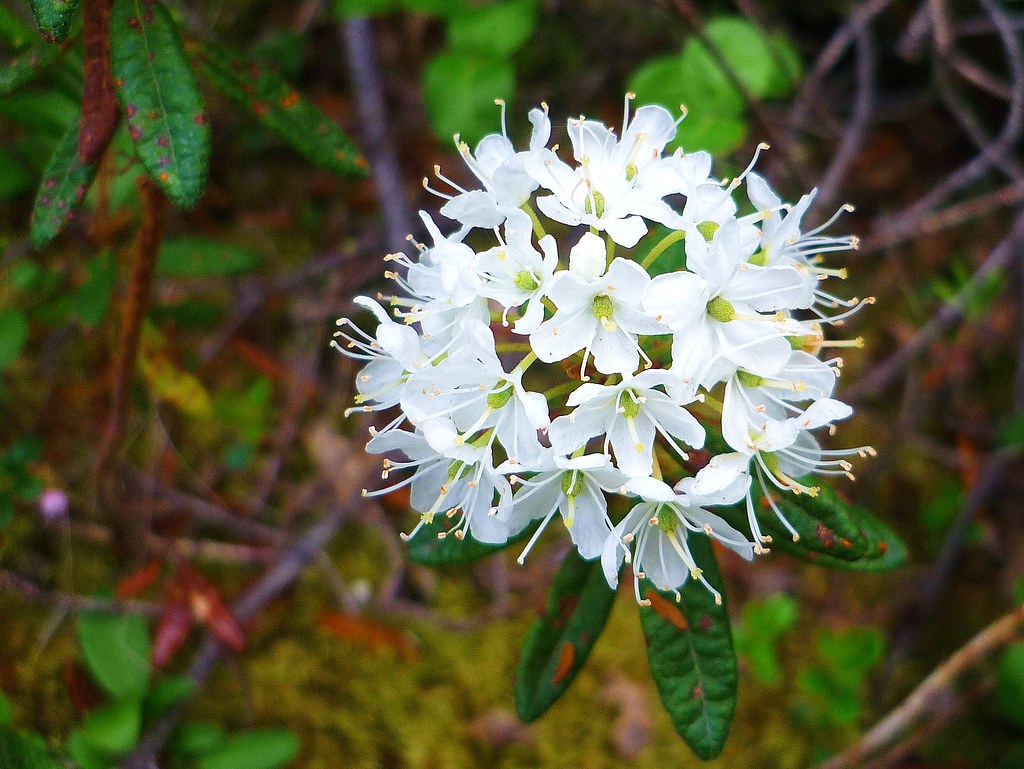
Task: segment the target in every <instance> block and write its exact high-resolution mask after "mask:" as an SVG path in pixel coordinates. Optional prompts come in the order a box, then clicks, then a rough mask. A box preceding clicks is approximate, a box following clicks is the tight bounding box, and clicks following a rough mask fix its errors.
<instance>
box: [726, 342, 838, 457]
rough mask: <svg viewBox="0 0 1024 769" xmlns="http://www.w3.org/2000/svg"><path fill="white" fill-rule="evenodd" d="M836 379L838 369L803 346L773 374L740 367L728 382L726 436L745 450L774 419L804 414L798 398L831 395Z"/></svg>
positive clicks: (733, 443)
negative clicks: (764, 375) (766, 375)
mask: <svg viewBox="0 0 1024 769" xmlns="http://www.w3.org/2000/svg"><path fill="white" fill-rule="evenodd" d="M835 383H836V372H835V369H833V368H832V366H830V365H829V364H827V363H825V362H823V361H821V360H819V359H818V358H815V357H814V356H813V355H810V354H808V353H806V352H803V351H802V350H794V351H793V352H791V353H790V356H789V360H788V361H787V363H786V365H785V366H783V367H782V368H781V369H779V371H777V372H776V373H775V374H773V375H772V376H770V377H763V376H759V375H757V374H752V373H750V372H749V371H746V370H744V369H737V370H736V372H735V373H734V374H733V375H732V376H731V377H730V378H729V379H728V380H727V381H726V384H725V397H724V399H723V408H722V437H723V438H725V440H726V442H727V443H728V444H729V445H730V446H732V447H733V448H734V449H736V450H737V451H745V450H747V448H748V447H749V441H750V435H751V433H760V432H764V430H765V429H766V428H765V425H766V423H767V422H768V421H770V420H771V421H780V420H785V419H788V418H790V417H791V416H793V415H799V414H801V413H802V411H803V410H802V409H801V408H799V407H798V406H795V405H794V403H796V402H800V401H806V400H818V399H821V398H828V397H829V396H830V395H831V394H832V390H833V388H834V387H835Z"/></svg>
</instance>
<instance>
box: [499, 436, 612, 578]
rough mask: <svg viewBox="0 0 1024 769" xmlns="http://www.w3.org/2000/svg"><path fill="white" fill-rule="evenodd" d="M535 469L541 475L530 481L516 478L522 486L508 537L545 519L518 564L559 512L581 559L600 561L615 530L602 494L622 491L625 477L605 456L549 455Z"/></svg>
mask: <svg viewBox="0 0 1024 769" xmlns="http://www.w3.org/2000/svg"><path fill="white" fill-rule="evenodd" d="M536 469H537V470H539V472H538V473H537V475H535V476H533V477H532V478H530V479H528V480H526V479H522V478H519V479H517V480H518V482H519V484H520V488H519V489H518V490H517V491H516V492H515V496H514V497H513V500H512V505H511V507H510V508H507V510H508V512H507V513H506V523H507V525H508V528H509V534H510V535H514V534H515V533H516V532H519V531H522V530H523V529H524V528H526V526H527V525H528V524H529V523H530V521H532V520H534V519H537V518H540V519H541V524H540V526H539V527H538V528H537V531H536V532H535V533H534V535H533V537H531V538H530V541H529V543H528V544H527V545H526V547H525V548H524V549H523V552H522V553H521V554H520V556H519V562H520V563H522V562H523V560H524V559H525V558H526V556H527V554H528V553H529V552H530V550H531V549H532V548H533V546H534V544H535V543H536V542H537V540H538V539H539V538H540V535H541V533H542V532H543V531H544V529H545V528H547V525H548V524H549V523H551V519H552V518H554V516H555V513H560V514H561V516H562V521H563V522H564V523H565V528H566V529H568V530H569V535H570V536H571V537H572V541H573V543H574V544H575V545H576V548H577V549H578V550H579V553H580V557H581V558H585V559H587V560H590V559H592V558H597V557H598V556H599V555H600V554H601V549H602V548H603V547H604V541H605V539H606V538H607V536H608V532H610V531H611V529H612V523H611V521H610V520H608V500H607V499H606V498H605V496H604V491H616V490H618V489H621V488H622V485H623V484H624V483H625V482H626V481H627V480H628V479H627V477H626V476H625V475H624V474H623V473H620V472H619V471H618V470H616V469H615V468H613V467H612V466H611V457H609V456H607V455H604V454H590V455H587V456H582V457H576V458H573V459H566V458H565V457H560V456H557V455H554V454H549V455H548V456H547V457H546V459H545V461H543V462H542V463H539V464H538V465H537V466H536Z"/></svg>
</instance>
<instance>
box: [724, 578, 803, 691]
mask: <svg viewBox="0 0 1024 769" xmlns="http://www.w3.org/2000/svg"><path fill="white" fill-rule="evenodd" d="M741 617H742V619H741V622H740V623H739V625H738V626H737V627H736V628H735V634H734V640H735V645H736V652H737V653H738V654H739V655H740V656H741V657H745V658H746V659H747V661H748V662H749V663H750V667H751V670H752V671H753V673H754V675H755V676H757V677H758V678H759V679H760V680H761V681H763V682H764V683H766V684H774V683H776V682H778V680H779V678H780V677H781V671H780V670H779V659H778V655H777V654H776V649H775V647H776V643H777V641H778V639H779V637H780V636H782V635H783V634H784V633H786V631H788V630H790V629H791V628H792V627H793V625H795V624H796V617H797V604H796V601H795V600H793V598H791V597H790V596H788V595H786V594H785V593H776V594H775V595H772V596H769V597H768V598H765V599H763V600H760V601H747V603H746V604H744V606H743V610H742V612H741Z"/></svg>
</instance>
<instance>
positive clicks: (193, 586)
mask: <svg viewBox="0 0 1024 769" xmlns="http://www.w3.org/2000/svg"><path fill="white" fill-rule="evenodd" d="M181 575H182V578H183V579H184V581H185V587H186V590H188V597H189V602H190V603H191V605H192V616H193V617H195V618H196V620H197V621H198V622H200V623H201V624H203V625H206V627H207V628H209V630H210V632H211V633H213V635H214V637H215V638H216V639H217V640H218V641H220V642H221V643H222V644H224V645H225V646H228V647H230V648H232V649H234V650H235V651H241V650H242V649H244V648H245V633H244V632H242V626H241V625H239V624H238V620H237V619H235V615H234V614H232V613H231V610H230V609H229V608H228V607H227V606H226V605H225V603H224V600H223V599H222V598H221V597H220V593H219V592H217V589H216V588H215V587H214V586H213V585H211V584H210V583H209V582H207V581H206V580H205V579H203V578H202V577H201V576H200V575H199V573H198V572H196V571H195V570H193V569H190V568H189V567H188V566H183V567H182V569H181Z"/></svg>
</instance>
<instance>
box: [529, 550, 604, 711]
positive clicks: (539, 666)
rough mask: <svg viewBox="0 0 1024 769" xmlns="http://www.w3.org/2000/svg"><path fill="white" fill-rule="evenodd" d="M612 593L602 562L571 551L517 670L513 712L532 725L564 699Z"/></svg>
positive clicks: (600, 626)
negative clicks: (585, 558) (590, 559)
mask: <svg viewBox="0 0 1024 769" xmlns="http://www.w3.org/2000/svg"><path fill="white" fill-rule="evenodd" d="M614 603H615V591H614V590H612V589H611V588H610V587H608V582H607V581H606V580H605V577H604V571H603V570H602V569H601V561H600V560H594V561H584V560H583V559H582V558H580V556H579V554H578V553H577V552H576V550H575V549H573V550H570V551H569V553H568V555H566V557H565V560H564V561H562V565H561V566H560V567H559V569H558V574H556V575H555V579H554V582H553V583H552V584H551V590H550V591H549V592H548V604H547V607H546V608H545V610H544V612H543V613H542V614H541V615H540V616H539V617H538V618H537V619H535V620H534V621H533V624H532V625H530V629H529V631H527V634H526V640H525V641H524V642H523V655H522V658H521V659H520V660H519V666H518V667H517V668H516V712H518V714H519V718H520V719H522V720H523V721H525V722H527V723H528V722H530V721H534V720H536V719H538V718H540V717H541V716H542V715H544V713H546V712H547V711H548V708H550V707H551V706H552V705H554V704H555V702H556V701H557V700H558V698H559V697H561V696H562V695H563V694H565V691H566V690H567V689H568V688H569V685H570V684H571V683H572V682H573V679H575V678H576V674H577V673H579V672H580V670H582V669H583V666H584V665H585V664H586V662H587V658H588V657H589V656H590V650H591V649H593V648H594V644H595V643H596V642H597V639H598V637H599V636H600V635H601V631H602V630H604V625H605V622H606V621H607V619H608V614H609V613H610V612H611V610H612V605H613V604H614Z"/></svg>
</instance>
